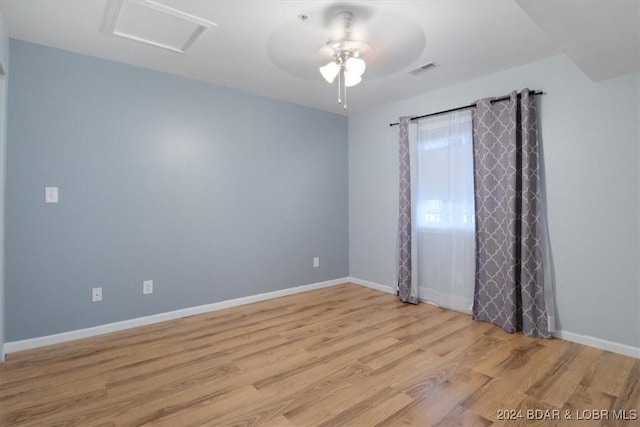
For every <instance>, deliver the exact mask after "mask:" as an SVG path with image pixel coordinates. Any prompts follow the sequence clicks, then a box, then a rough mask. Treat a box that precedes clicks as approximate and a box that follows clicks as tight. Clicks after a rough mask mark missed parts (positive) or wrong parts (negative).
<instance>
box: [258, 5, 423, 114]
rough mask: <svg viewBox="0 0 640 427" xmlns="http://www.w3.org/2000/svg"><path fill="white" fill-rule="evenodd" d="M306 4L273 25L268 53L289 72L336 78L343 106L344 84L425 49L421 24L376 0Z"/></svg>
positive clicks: (385, 70)
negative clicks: (305, 6)
mask: <svg viewBox="0 0 640 427" xmlns="http://www.w3.org/2000/svg"><path fill="white" fill-rule="evenodd" d="M305 4H308V5H311V6H312V7H311V8H310V9H308V10H301V11H299V12H301V13H299V14H297V16H293V17H291V18H290V19H289V20H287V21H284V22H283V24H282V25H281V26H280V27H278V28H276V29H275V30H274V32H273V33H272V35H271V36H270V37H269V39H268V41H267V54H268V56H269V59H271V61H272V62H273V63H274V64H275V65H276V66H277V67H278V68H280V69H281V70H283V71H285V72H286V73H288V74H291V75H294V76H296V77H300V78H304V79H309V80H316V81H318V80H319V81H322V79H319V77H320V75H321V76H322V77H323V78H324V80H326V81H327V82H328V83H331V84H333V83H335V82H336V81H337V86H338V104H340V105H342V108H343V109H345V110H346V109H347V102H346V88H348V87H353V86H355V85H358V84H359V83H360V82H362V81H363V78H364V79H365V80H367V81H368V80H373V79H376V78H379V77H382V76H387V75H389V74H393V73H395V72H398V71H399V70H401V69H403V68H405V67H407V66H409V65H411V64H412V63H413V62H414V61H416V59H417V58H418V57H419V56H420V55H421V54H422V52H423V51H424V48H425V45H426V38H425V35H424V32H423V30H422V28H421V26H420V25H419V24H418V23H416V22H415V21H413V20H412V19H411V17H408V16H405V15H400V14H399V13H397V12H395V11H394V10H392V9H389V8H386V7H385V6H384V4H383V3H381V2H357V3H336V2H331V1H325V2H320V1H318V2H308V3H305ZM365 72H366V74H365ZM319 74H320V75H319Z"/></svg>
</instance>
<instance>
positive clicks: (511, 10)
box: [0, 0, 640, 114]
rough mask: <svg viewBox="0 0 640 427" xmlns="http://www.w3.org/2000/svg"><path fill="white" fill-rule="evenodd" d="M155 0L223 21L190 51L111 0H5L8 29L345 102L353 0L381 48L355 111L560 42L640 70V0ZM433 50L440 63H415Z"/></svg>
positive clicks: (356, 91) (550, 51)
mask: <svg viewBox="0 0 640 427" xmlns="http://www.w3.org/2000/svg"><path fill="white" fill-rule="evenodd" d="M143 1H146V0H143ZM156 3H159V4H160V5H161V6H162V5H164V6H169V7H171V8H173V9H176V10H177V11H179V12H182V13H183V14H188V15H192V16H193V17H194V19H195V18H197V19H200V20H203V21H209V22H212V23H215V25H214V26H212V27H211V28H209V29H208V30H207V31H206V32H205V33H203V35H202V37H201V39H200V40H198V41H197V42H195V43H193V45H192V46H190V48H189V49H188V50H187V51H186V53H184V54H183V53H177V52H175V51H170V50H166V49H162V48H160V47H157V46H152V45H148V44H144V43H140V42H137V41H134V40H131V39H127V38H123V37H118V36H114V35H112V34H107V32H105V31H103V28H104V25H105V19H106V14H107V12H108V10H109V9H110V8H111V7H110V6H109V1H107V0H0V8H1V9H2V14H3V16H4V20H5V24H6V26H7V28H8V32H9V36H10V37H11V38H15V39H19V40H25V41H28V42H32V43H38V44H42V45H46V46H51V47H55V48H60V49H65V50H70V51H73V52H78V53H83V54H88V55H92V56H96V57H101V58H106V59H110V60H114V61H119V62H124V63H128V64H132V65H136V66H140V67H145V68H150V69H156V70H160V71H164V72H167V73H171V74H175V75H180V76H184V77H188V78H193V79H197V80H202V81H205V82H209V83H213V84H216V85H221V86H226V87H231V88H235V89H239V90H243V91H247V92H251V93H255V94H259V95H264V96H267V97H271V98H276V99H281V100H285V101H289V102H293V103H297V104H301V105H306V106H309V107H313V108H318V109H322V110H326V111H332V112H336V113H340V114H345V112H344V111H343V110H342V108H341V107H339V106H338V105H337V104H336V97H337V90H336V87H335V84H334V85H333V86H330V85H329V84H328V83H326V82H325V81H324V80H323V79H322V77H321V76H320V74H319V73H318V72H317V66H318V61H319V60H318V53H317V52H318V50H319V49H320V48H321V47H322V46H323V45H324V44H325V43H326V41H327V39H328V38H329V37H330V36H331V29H330V28H329V26H328V24H327V22H328V20H329V17H330V16H332V14H333V13H335V12H336V11H337V10H341V9H349V10H352V11H354V12H355V13H354V14H355V15H356V19H357V20H359V22H358V24H359V27H358V28H359V31H360V36H361V37H362V38H363V39H364V41H366V42H367V43H369V44H370V45H371V46H372V48H373V52H374V53H373V54H372V55H371V56H370V57H369V58H368V59H367V64H368V68H367V71H366V72H365V74H364V76H363V82H362V83H360V84H359V85H358V86H355V87H353V88H350V89H349V110H348V111H347V112H346V113H348V112H353V111H358V110H362V109H365V108H369V107H373V106H376V105H382V104H385V103H388V102H391V101H394V100H398V99H402V98H407V97H410V96H413V95H416V94H420V93H424V92H428V91H431V90H434V89H437V88H441V87H445V86H449V85H452V84H456V83H460V82H462V81H465V80H469V79H473V78H477V77H480V76H483V75H487V74H490V73H493V72H496V71H500V70H504V69H507V68H511V67H515V66H518V65H521V64H525V63H528V62H532V61H536V60H539V59H542V58H545V57H549V56H552V55H556V54H558V53H560V52H565V53H567V55H569V57H571V58H572V59H573V60H574V62H575V63H576V64H577V65H578V66H579V67H580V68H581V69H582V70H583V72H584V73H585V74H586V75H587V76H588V77H590V78H591V79H592V80H594V81H598V80H601V79H606V78H612V77H617V76H621V75H625V74H629V73H636V72H640V24H639V21H640V0H555V1H540V0H457V1H453V0H430V1H398V0H395V1H351V2H349V3H344V2H342V3H338V2H334V1H255V0H254V1H205V0H181V1H180V0H156ZM111 6H113V5H111ZM299 14H306V15H307V16H308V17H309V18H308V19H307V20H306V21H301V20H300V19H298V18H297V16H298V15H299ZM143 24H144V23H141V25H142V26H143V27H144V25H143ZM152 30H154V31H155V30H157V28H156V29H152ZM429 62H434V63H435V64H437V67H434V68H431V69H429V70H428V71H425V72H424V73H420V74H418V75H415V76H414V75H411V74H409V71H411V70H414V69H415V68H417V67H420V66H422V65H424V64H426V63H429Z"/></svg>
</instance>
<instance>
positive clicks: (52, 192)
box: [44, 187, 58, 203]
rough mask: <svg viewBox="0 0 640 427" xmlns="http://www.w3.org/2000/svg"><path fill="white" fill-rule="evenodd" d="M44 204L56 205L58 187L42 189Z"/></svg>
mask: <svg viewBox="0 0 640 427" xmlns="http://www.w3.org/2000/svg"><path fill="white" fill-rule="evenodd" d="M44 202H45V203H58V187H44Z"/></svg>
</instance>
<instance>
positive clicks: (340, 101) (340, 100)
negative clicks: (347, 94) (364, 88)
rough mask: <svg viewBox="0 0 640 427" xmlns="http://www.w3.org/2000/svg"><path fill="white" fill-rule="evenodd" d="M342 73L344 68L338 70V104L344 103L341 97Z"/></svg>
mask: <svg viewBox="0 0 640 427" xmlns="http://www.w3.org/2000/svg"><path fill="white" fill-rule="evenodd" d="M341 74H342V70H340V71H339V72H338V105H340V104H342V99H340V77H341Z"/></svg>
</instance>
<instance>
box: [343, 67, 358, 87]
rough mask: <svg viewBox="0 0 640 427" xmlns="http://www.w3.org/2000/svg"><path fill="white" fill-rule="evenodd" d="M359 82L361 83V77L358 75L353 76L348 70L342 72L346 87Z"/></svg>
mask: <svg viewBox="0 0 640 427" xmlns="http://www.w3.org/2000/svg"><path fill="white" fill-rule="evenodd" d="M361 81H362V77H360V76H359V75H358V74H354V73H352V72H351V71H348V70H346V71H345V72H344V85H345V86H346V87H351V86H355V85H357V84H358V83H360V82H361Z"/></svg>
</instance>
